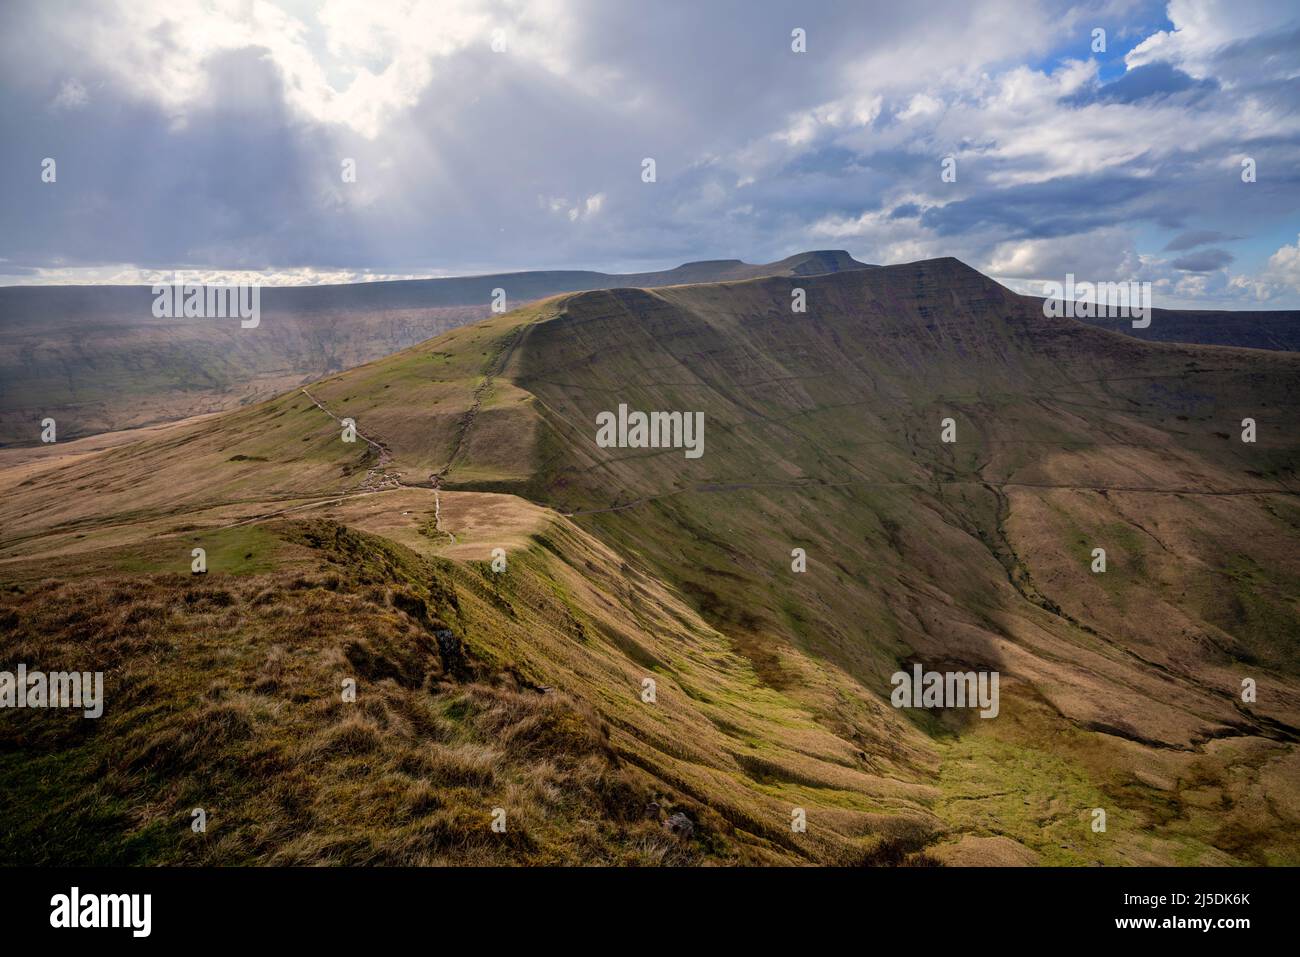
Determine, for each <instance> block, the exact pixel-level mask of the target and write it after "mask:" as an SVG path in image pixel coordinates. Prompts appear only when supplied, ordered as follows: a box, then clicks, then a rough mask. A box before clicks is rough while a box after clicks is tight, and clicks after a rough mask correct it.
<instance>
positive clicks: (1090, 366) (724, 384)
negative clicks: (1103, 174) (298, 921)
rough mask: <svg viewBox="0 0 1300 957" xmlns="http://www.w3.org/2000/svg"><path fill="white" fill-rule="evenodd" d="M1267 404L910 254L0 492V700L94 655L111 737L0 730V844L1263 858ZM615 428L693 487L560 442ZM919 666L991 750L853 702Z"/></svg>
mask: <svg viewBox="0 0 1300 957" xmlns="http://www.w3.org/2000/svg"><path fill="white" fill-rule="evenodd" d="M795 287H799V288H802V289H804V290H805V291H806V294H807V312H806V313H799V312H793V311H792V309H791V302H792V292H793V290H794V289H795ZM1298 380H1300V356H1296V355H1292V354H1289V353H1281V352H1261V351H1254V350H1242V349H1231V348H1216V347H1204V346H1192V345H1175V344H1168V343H1151V342H1141V341H1138V340H1136V339H1132V338H1126V337H1123V336H1120V335H1116V334H1114V333H1111V332H1108V331H1104V330H1100V329H1096V328H1092V327H1090V326H1087V325H1083V324H1080V323H1076V322H1074V321H1071V320H1064V319H1049V318H1045V317H1044V316H1043V315H1042V310H1041V307H1040V305H1039V303H1038V301H1037V300H1032V299H1026V298H1023V297H1019V296H1017V295H1014V294H1012V293H1011V292H1009V291H1007V290H1006V289H1005V288H1003V287H1002V286H1000V285H998V284H996V283H994V282H992V281H991V280H988V279H987V278H986V277H984V276H982V275H980V274H979V273H977V272H975V271H974V270H971V269H969V268H968V267H966V266H964V265H962V264H961V263H959V262H957V261H956V260H951V259H946V260H934V261H928V262H922V263H914V264H909V265H905V266H891V267H884V268H877V269H870V270H857V271H851V272H836V273H831V274H824V275H818V276H814V277H799V278H794V277H783V276H778V277H769V278H753V279H744V280H741V281H735V282H721V283H713V284H708V285H676V286H668V287H664V288H658V289H653V290H647V289H643V288H618V289H609V290H601V291H591V292H582V293H576V294H566V295H563V296H559V297H556V298H552V299H548V300H545V301H542V302H538V303H534V304H532V305H529V306H526V307H524V308H522V309H518V310H516V311H514V312H511V313H508V314H505V315H500V316H495V317H493V318H491V319H489V320H486V321H484V322H480V323H477V324H475V325H472V326H467V327H465V328H461V329H457V330H454V331H452V332H449V333H447V334H445V335H443V336H440V337H438V338H436V339H433V340H430V341H428V342H424V343H421V344H420V345H418V346H416V347H414V348H412V349H408V350H406V351H404V352H401V353H399V354H397V355H393V356H390V357H387V358H384V359H380V360H378V361H375V362H372V363H369V364H368V365H364V366H361V367H359V368H356V369H352V370H349V371H347V372H343V373H339V374H336V375H333V376H331V377H329V378H326V379H324V380H322V381H319V382H316V383H313V384H310V385H309V386H307V388H306V389H305V390H301V389H300V390H294V391H291V392H286V393H284V394H283V395H280V396H278V397H276V398H274V399H272V400H270V401H267V402H263V403H260V404H257V405H253V406H249V407H247V408H244V409H239V410H237V411H233V412H229V413H225V414H223V415H220V416H214V417H211V418H209V419H206V420H204V421H202V422H198V423H193V424H185V423H183V424H178V425H175V426H171V427H169V428H167V429H162V430H158V431H156V432H154V433H151V434H149V435H147V436H142V437H141V438H140V439H139V440H138V441H135V442H124V443H123V444H120V445H115V446H113V447H110V448H107V449H103V450H96V449H93V448H90V447H87V449H86V451H81V450H79V449H78V448H77V447H76V446H75V444H74V445H73V446H72V447H70V448H67V449H63V450H54V449H51V450H41V451H42V452H48V454H47V455H37V454H34V453H32V454H28V455H26V456H25V457H23V458H19V457H17V456H16V455H14V454H13V453H12V452H11V453H9V454H10V456H11V457H10V459H9V460H8V461H9V462H10V464H9V467H8V468H7V469H6V470H5V471H4V472H0V487H2V488H3V489H4V492H5V495H4V496H3V501H0V527H2V528H3V529H4V532H3V535H0V582H3V583H5V584H4V587H5V588H6V589H7V590H6V591H4V592H3V593H0V595H2V596H3V597H2V598H0V606H2V607H0V615H3V616H4V620H5V621H6V622H7V625H8V627H9V628H10V630H11V631H12V633H13V634H15V635H17V636H18V640H17V642H16V644H11V646H9V647H7V648H6V658H7V659H8V660H7V661H6V662H0V664H2V665H4V666H5V667H8V666H9V664H10V663H12V662H16V661H19V660H23V661H28V662H31V661H42V662H47V661H48V662H49V663H50V664H49V667H54V666H55V665H64V666H67V667H72V666H74V664H76V663H77V662H85V661H86V660H87V659H90V660H91V661H93V662H96V663H97V666H98V667H102V668H103V669H104V670H105V671H106V672H107V675H106V684H107V688H108V689H109V696H108V697H109V701H110V707H109V708H108V709H106V716H105V718H104V719H103V721H102V722H101V723H100V724H97V725H94V726H92V727H89V728H87V727H86V725H85V724H75V725H71V726H70V727H69V728H68V729H66V732H59V733H58V734H55V733H54V732H48V731H46V732H41V731H39V730H38V729H36V728H34V727H29V726H26V725H24V726H19V727H17V728H16V729H11V730H9V731H7V732H6V734H7V737H6V739H5V740H4V741H3V742H0V748H2V749H3V750H2V751H0V780H3V782H4V783H5V785H6V787H5V788H4V793H5V795H6V797H5V798H4V801H6V802H7V803H5V804H0V814H2V815H3V818H4V819H5V820H12V819H16V818H22V819H30V820H32V821H34V822H35V823H33V824H32V825H31V826H32V827H37V826H39V827H40V828H41V829H42V830H43V831H47V832H55V833H61V829H70V828H78V827H79V828H91V829H94V830H95V831H96V833H102V834H103V835H104V838H103V839H104V848H105V850H103V852H102V859H114V860H120V859H133V860H178V861H197V860H204V861H223V862H224V861H234V860H260V861H265V860H293V861H303V860H330V861H360V860H365V861H375V860H382V861H388V862H411V861H415V862H425V861H433V860H436V861H444V860H455V861H478V860H485V861H487V860H490V861H509V860H514V861H521V862H522V861H566V862H577V861H583V860H614V859H618V860H629V861H630V860H639V861H645V862H653V861H682V862H697V861H704V860H715V861H721V862H775V861H784V862H820V863H861V864H871V863H877V864H898V863H933V862H936V861H938V862H945V863H954V864H960V863H1034V862H1042V863H1064V864H1091V863H1107V864H1118V863H1130V864H1131V863H1153V864H1171V863H1188V864H1227V863H1270V864H1280V863H1291V864H1294V863H1297V862H1300V846H1298V845H1297V843H1296V837H1295V835H1296V833H1297V828H1296V824H1297V818H1300V809H1297V807H1296V805H1295V801H1294V797H1293V795H1294V793H1295V789H1296V784H1297V783H1298V782H1300V754H1298V753H1297V750H1296V736H1297V728H1300V675H1297V665H1298V663H1300V657H1298V656H1297V647H1296V637H1295V636H1296V634H1297V633H1298V631H1297V625H1300V621H1297V616H1298V614H1300V609H1298V608H1297V606H1296V603H1295V595H1296V594H1297V593H1298V586H1300V558H1298V557H1297V554H1296V550H1295V548H1294V542H1295V538H1296V531H1297V525H1298V524H1300V507H1298V504H1300V503H1297V499H1296V491H1297V486H1296V466H1297V461H1298V459H1300V448H1298V447H1297V445H1296V444H1295V441H1294V438H1293V436H1292V434H1291V432H1290V429H1289V423H1291V422H1294V421H1295V415H1296V412H1297V408H1296V403H1297V401H1300V400H1298V399H1297V389H1296V385H1297V381H1298ZM620 404H626V405H627V406H628V407H630V408H632V409H640V410H678V411H682V412H696V411H698V412H702V413H703V415H704V423H705V431H704V454H703V455H702V456H700V457H699V458H694V459H693V458H688V457H686V456H685V455H684V454H683V450H682V449H681V448H601V447H599V446H598V445H597V444H596V442H595V434H596V421H597V416H598V415H599V414H600V413H602V412H608V411H612V410H615V409H617V408H618V406H619V405H620ZM345 417H346V418H351V419H354V420H355V422H356V427H357V433H358V440H357V441H356V442H355V443H347V442H344V441H342V439H341V430H340V424H339V420H341V419H343V418H345ZM1245 418H1251V419H1254V420H1255V422H1256V425H1257V441H1256V442H1254V443H1246V442H1243V441H1242V425H1241V423H1242V420H1243V419H1245ZM945 419H951V420H952V427H953V428H954V429H955V441H954V442H951V443H948V442H944V441H942V440H941V432H942V428H943V426H942V425H941V423H942V422H943V420H945ZM17 451H18V450H14V452H17ZM56 456H58V457H57V458H56ZM194 547H204V548H206V549H207V553H208V556H209V559H208V560H209V571H208V573H207V576H206V578H198V577H196V576H191V575H189V562H190V550H191V549H192V548H194ZM1097 547H1102V548H1104V549H1105V550H1106V552H1107V557H1108V567H1107V570H1106V571H1105V572H1104V573H1100V574H1098V573H1094V572H1093V571H1092V570H1091V569H1090V562H1091V561H1092V555H1093V549H1094V548H1097ZM796 548H798V549H803V550H804V551H805V552H806V556H807V570H806V572H796V571H793V570H792V566H791V553H792V550H793V549H796ZM494 549H501V550H502V551H501V553H496V554H502V555H504V557H505V559H506V565H505V567H504V569H496V570H494V569H493V567H492V562H493V559H494V557H496V554H494ZM447 633H449V634H451V635H452V636H453V637H454V641H453V642H451V644H448V643H447V641H446V640H444V639H439V638H438V636H439V635H440V634H444V635H445V634H447ZM97 635H98V636H103V640H98V639H96V637H95V636H97ZM157 660H163V661H166V662H167V663H168V667H167V668H166V669H164V672H165V675H166V678H165V680H164V679H162V678H157V677H150V675H156V674H159V673H160V672H158V670H157V669H156V668H153V667H152V666H151V665H150V662H152V661H157ZM913 663H919V664H922V665H923V666H924V667H925V668H927V669H939V670H961V671H965V670H992V671H997V672H998V673H1000V675H1001V705H1000V710H999V714H998V715H997V717H996V718H993V719H990V720H984V719H981V718H979V717H976V716H975V715H974V713H972V712H971V711H966V710H960V709H950V710H938V711H922V710H903V709H895V708H893V707H891V706H890V700H889V699H890V690H891V685H890V675H891V674H892V673H893V672H895V671H896V670H898V669H899V668H902V667H910V666H911V664H913ZM80 667H89V665H87V664H81V665H80ZM268 673H270V674H272V675H273V680H267V678H266V675H267V674H268ZM348 676H353V677H356V678H357V680H358V681H359V686H360V689H361V691H360V694H359V696H358V702H357V703H356V704H352V705H348V704H341V703H340V702H339V699H338V693H337V688H338V685H339V681H340V680H341V679H342V678H345V677H348ZM1244 678H1250V679H1252V680H1253V681H1254V682H1256V683H1257V685H1258V689H1259V694H1258V699H1257V700H1256V701H1252V702H1243V701H1242V699H1241V696H1240V691H1241V687H1242V680H1243V679H1244ZM647 679H650V680H652V681H653V682H654V687H655V689H656V693H655V696H654V700H653V701H647V700H646V699H645V697H644V694H645V687H646V685H645V682H646V680H647ZM115 696H116V700H117V701H118V702H119V704H118V706H117V707H116V708H114V707H112V705H111V703H112V702H113V701H114V700H115ZM214 711H217V712H219V714H216V715H214V714H212V712H214ZM232 712H233V713H232ZM205 715H206V716H207V717H204V716H205ZM484 715H488V717H484ZM177 722H180V724H179V725H178V724H177ZM213 722H216V723H217V725H216V726H218V727H221V728H226V727H227V726H229V727H230V728H232V729H233V730H232V731H230V733H229V734H226V733H225V732H223V733H222V735H220V736H218V738H217V739H216V744H215V745H214V746H213V747H197V746H196V744H195V741H196V740H197V737H198V735H199V730H198V729H200V728H206V727H211V726H213V724H212V723H213ZM511 722H514V723H513V724H512V723H511ZM518 724H522V726H523V727H524V728H527V729H529V730H527V731H525V730H519V729H517V728H516V725H518ZM552 725H558V726H559V727H562V728H568V729H570V730H569V732H565V733H563V734H559V733H552V732H551V731H547V730H545V729H547V728H549V727H551V726H552ZM178 726H179V727H181V728H183V729H184V728H189V729H191V730H190V731H188V732H185V731H176V730H175V728H176V727H178ZM363 726H364V727H363ZM502 729H515V730H502ZM186 733H188V734H190V735H191V737H189V738H187V737H185V734H186ZM42 734H44V735H45V736H44V737H42ZM60 735H61V736H60ZM113 742H124V743H122V744H121V745H120V746H115V745H113ZM448 749H451V750H452V751H454V752H455V755H456V756H452V755H450V754H448V753H447V752H448ZM475 749H486V752H485V751H483V750H475ZM472 754H477V755H479V757H478V758H477V761H478V763H477V764H475V763H474V761H475V759H473V758H472V757H470V755H472ZM241 762H253V765H254V766H256V767H257V768H259V771H260V775H259V776H260V778H261V779H263V780H264V782H265V783H266V784H267V786H266V787H259V788H258V789H257V790H258V796H257V797H253V796H251V795H244V792H246V791H248V790H249V788H248V787H247V785H246V784H241V783H240V781H241V779H239V777H238V775H236V774H234V772H233V770H232V769H233V768H234V767H236V766H238V764H239V763H241ZM442 762H455V763H453V764H452V765H450V766H451V767H458V768H459V767H464V766H465V765H466V764H469V765H473V767H476V768H478V769H479V770H478V771H477V772H476V771H473V770H468V771H463V772H460V771H452V770H447V768H446V767H444V765H443V763H442ZM456 774H462V775H463V777H462V778H456V777H455V775H456ZM36 779H39V780H42V781H45V782H47V784H45V785H43V786H42V789H37V788H34V787H33V786H31V785H29V784H27V783H26V782H30V781H32V780H36ZM214 782H215V783H214ZM344 782H348V783H346V784H345V783H344ZM56 785H57V787H58V788H59V789H60V791H59V793H64V792H67V793H71V794H74V795H77V797H76V798H75V799H71V800H64V801H63V802H61V803H60V802H50V801H49V795H50V793H53V792H52V791H50V790H49V789H51V788H54V787H55V786H56ZM214 791H215V792H216V796H210V795H212V794H213V792H214ZM232 793H236V794H239V795H243V796H240V797H238V799H237V800H234V801H233V804H232V803H231V800H230V795H231V794H232ZM222 795H225V797H223V796H222ZM282 795H283V796H282ZM420 795H424V797H423V798H421V797H420ZM204 800H207V801H209V802H218V801H225V806H227V807H228V808H230V810H229V811H228V812H227V813H228V817H227V819H226V820H225V822H224V823H223V824H222V825H221V826H222V827H223V828H225V830H222V831H214V832H213V833H212V834H210V835H209V840H208V842H207V843H204V844H202V845H199V844H196V843H195V842H191V841H189V840H188V835H187V833H186V830H185V822H184V819H183V815H185V814H187V813H188V809H189V808H190V807H192V806H195V804H197V803H201V802H202V801H204ZM494 807H502V808H506V809H507V813H508V814H509V815H516V814H517V815H518V817H517V818H512V819H515V820H518V821H519V822H520V823H519V829H518V830H517V831H511V832H508V833H510V834H511V835H512V836H511V837H510V839H509V841H494V840H493V837H492V832H491V831H490V830H489V829H488V823H489V820H490V814H491V810H492V808H494ZM379 808H382V809H383V810H382V812H380V811H378V810H375V809H379ZM1098 808H1100V809H1104V810H1105V811H1106V812H1107V816H1108V821H1109V825H1108V829H1107V830H1106V831H1105V832H1100V833H1099V832H1096V831H1094V830H1093V829H1092V827H1091V823H1092V821H1093V819H1094V818H1093V812H1094V809H1098ZM367 809H370V810H367ZM796 810H802V811H803V812H804V813H805V814H806V818H807V822H808V826H807V830H806V831H799V830H795V829H792V828H791V826H790V821H791V816H792V813H794V812H795V811H796ZM676 815H682V816H683V817H684V819H685V820H686V821H687V822H689V824H690V827H689V828H684V827H683V826H682V825H681V818H678V817H676ZM358 822H362V823H358ZM291 835H292V837H291ZM19 839H20V838H15V839H14V840H19ZM516 842H518V843H516ZM13 846H14V847H17V846H18V845H17V844H15V845H13ZM8 853H9V854H10V856H13V855H14V854H15V853H16V852H13V851H9V852H8ZM51 853H52V852H51Z"/></svg>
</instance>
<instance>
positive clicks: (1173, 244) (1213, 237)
mask: <svg viewBox="0 0 1300 957" xmlns="http://www.w3.org/2000/svg"><path fill="white" fill-rule="evenodd" d="M1240 238H1241V237H1240V236H1229V235H1228V234H1227V233H1224V232H1220V231H1219V230H1217V229H1193V230H1190V231H1188V232H1185V233H1179V234H1178V235H1177V236H1175V237H1174V238H1173V239H1171V240H1169V242H1168V243H1166V244H1165V252H1182V251H1183V250H1185V249H1192V248H1194V247H1196V246H1205V245H1208V244H1209V243H1221V242H1224V241H1225V240H1230V239H1240Z"/></svg>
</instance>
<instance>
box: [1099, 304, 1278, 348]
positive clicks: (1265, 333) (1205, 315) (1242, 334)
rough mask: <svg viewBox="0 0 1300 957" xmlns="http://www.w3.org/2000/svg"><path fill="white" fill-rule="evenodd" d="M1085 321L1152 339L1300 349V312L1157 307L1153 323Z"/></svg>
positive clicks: (1211, 344)
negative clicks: (1138, 326)
mask: <svg viewBox="0 0 1300 957" xmlns="http://www.w3.org/2000/svg"><path fill="white" fill-rule="evenodd" d="M1082 321H1083V322H1086V323H1088V324H1089V325H1093V326H1100V327H1101V328H1103V329H1110V330H1112V331H1114V332H1122V333H1124V335H1126V336H1133V337H1134V338H1135V339H1147V340H1150V341H1152V342H1199V343H1201V344H1203V345H1207V346H1245V347H1247V348H1250V349H1279V350H1285V351H1288V352H1300V312H1297V311H1296V310H1284V309H1279V310H1275V311H1262V310H1261V311H1254V312H1252V311H1243V312H1236V311H1228V310H1199V309H1154V310H1152V314H1151V325H1149V326H1148V327H1147V328H1145V329H1134V328H1133V323H1132V320H1129V319H1084V320H1082Z"/></svg>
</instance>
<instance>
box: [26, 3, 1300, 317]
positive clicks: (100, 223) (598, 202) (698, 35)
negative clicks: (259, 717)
mask: <svg viewBox="0 0 1300 957" xmlns="http://www.w3.org/2000/svg"><path fill="white" fill-rule="evenodd" d="M796 29H798V30H802V31H803V36H804V37H805V38H806V52H795V50H794V49H792V44H793V42H794V41H793V37H792V31H795V30H796ZM1098 30H1104V31H1105V47H1104V49H1101V48H1099V47H1098V44H1097V42H1096V40H1095V32H1096V31H1098ZM0 77H3V86H2V87H0V89H2V90H3V92H0V133H3V137H2V139H0V203H2V204H3V208H4V210H5V213H4V215H5V221H6V226H7V227H8V228H6V229H5V230H4V231H3V232H2V233H0V282H2V281H51V280H59V279H67V278H91V277H103V276H106V275H107V276H113V277H118V278H120V279H129V278H131V277H133V276H144V275H146V274H153V273H155V272H158V271H167V270H171V269H175V268H178V267H184V268H193V269H200V270H208V271H217V272H232V271H237V270H256V271H259V272H261V273H263V274H266V275H269V276H271V277H273V278H275V279H277V280H281V281H294V282H299V281H313V278H314V277H332V276H348V275H437V274H447V273H455V272H466V271H487V270H496V269H510V268H545V267H554V266H565V267H588V268H602V269H632V268H649V267H657V266H664V265H672V264H675V263H677V262H680V261H683V260H687V259H701V258H716V257H732V256H740V257H744V258H746V259H749V260H751V261H754V260H760V259H775V258H779V257H781V256H784V255H787V254H788V253H790V252H793V251H795V250H797V249H801V248H809V247H819V246H820V247H824V246H838V247H845V248H848V249H849V250H850V251H851V252H853V253H854V254H855V255H857V256H858V257H859V258H862V259H866V260H868V261H873V262H895V261H904V260H908V259H916V258H922V257H926V256H939V255H955V256H958V257H960V258H962V259H964V260H966V261H967V262H969V263H970V264H971V265H973V266H975V267H977V268H980V269H983V270H986V271H989V272H991V273H992V274H994V275H997V276H998V277H999V278H1002V279H1004V280H1006V281H1008V282H1009V283H1012V284H1016V283H1021V284H1023V283H1033V282H1038V281H1042V280H1054V279H1055V280H1058V281H1059V280H1060V279H1061V278H1062V276H1063V275H1064V273H1065V272H1073V273H1074V274H1075V275H1077V276H1080V277H1081V278H1088V279H1093V280H1099V281H1106V280H1123V279H1130V278H1134V279H1137V278H1141V279H1147V280H1149V281H1152V282H1154V283H1158V286H1157V288H1158V289H1160V290H1162V291H1163V293H1164V294H1165V295H1166V296H1167V297H1168V298H1167V299H1166V300H1165V302H1166V304H1176V303H1178V302H1186V303H1188V304H1201V305H1205V304H1214V303H1217V304H1227V305H1232V304H1247V303H1249V304H1254V303H1257V302H1259V301H1262V300H1266V301H1268V302H1269V303H1270V304H1272V305H1275V306H1279V307H1280V306H1284V305H1287V306H1296V305H1300V285H1297V284H1296V282H1295V279H1296V277H1295V275H1294V270H1290V269H1288V268H1287V267H1286V265H1285V262H1282V263H1279V262H1275V260H1277V257H1278V256H1280V255H1282V252H1283V249H1287V248H1293V247H1290V245H1289V242H1290V239H1291V237H1293V236H1295V235H1296V233H1297V232H1300V228H1297V211H1298V208H1300V163H1298V162H1297V160H1298V159H1300V111H1297V109H1296V104H1297V102H1300V16H1298V15H1297V11H1296V9H1295V7H1294V4H1293V3H1289V2H1277V3H1258V2H1252V0H1233V2H1231V3H1228V2H1222V3H1219V2H1211V0H1203V2H1190V0H1188V2H1182V0H1174V2H1172V3H1170V4H1169V5H1168V7H1167V8H1166V7H1165V6H1163V5H1161V4H1152V3H1144V2H1141V0H1109V2H1097V3H1084V4H1072V3H1069V2H1067V0H921V2H917V3H911V4H905V5H904V4H885V3H880V4H874V3H873V4H863V3H860V2H829V3H819V4H815V5H807V4H800V3H794V2H781V0H748V2H740V0H726V2H717V3H707V4H688V3H663V4H656V5H653V6H650V7H646V6H642V5H632V4H611V3H608V2H602V0H436V2H434V0H411V2H392V3H373V2H364V0H326V2H322V3H319V4H316V5H314V6H311V5H307V4H301V3H290V2H288V0H260V2H257V3H235V2H222V3H203V2H198V0H134V2H126V0H119V2H117V3H112V2H109V3H103V2H100V3H89V2H87V3H84V4H80V3H64V4H58V5H43V4H30V5H13V4H11V5H6V6H5V7H3V9H0ZM47 158H48V159H51V160H53V161H54V162H55V164H56V167H55V168H56V171H57V177H56V179H55V181H54V182H52V183H50V182H45V181H43V179H42V171H43V165H42V164H43V161H44V160H46V159H47ZM646 159H653V160H654V170H655V176H654V179H653V181H652V182H647V181H646V177H645V176H643V172H644V170H645V164H644V161H645V160H646ZM350 171H354V172H355V175H354V176H352V175H351V174H350ZM1211 244H1213V245H1214V247H1215V248H1213V249H1202V250H1200V251H1198V252H1190V251H1191V250H1196V249H1198V247H1202V246H1209V245H1211ZM1168 254H1182V255H1176V256H1175V257H1173V258H1168ZM1283 259H1284V260H1285V257H1283ZM1234 270H1235V272H1234Z"/></svg>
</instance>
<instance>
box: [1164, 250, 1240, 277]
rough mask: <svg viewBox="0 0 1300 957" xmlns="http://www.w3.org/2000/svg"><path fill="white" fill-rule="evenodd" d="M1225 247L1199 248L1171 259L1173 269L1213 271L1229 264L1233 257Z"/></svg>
mask: <svg viewBox="0 0 1300 957" xmlns="http://www.w3.org/2000/svg"><path fill="white" fill-rule="evenodd" d="M1235 258H1236V257H1234V256H1233V255H1232V253H1230V252H1228V251H1227V250H1226V249H1201V250H1197V251H1196V252H1194V253H1189V254H1188V255H1186V256H1179V257H1178V258H1177V259H1175V260H1174V261H1173V264H1172V265H1173V267H1174V268H1175V269H1181V270H1183V271H1184V272H1213V271H1214V270H1216V269H1222V268H1223V267H1224V266H1227V265H1229V264H1230V263H1231V262H1232V261H1233V259H1235Z"/></svg>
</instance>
